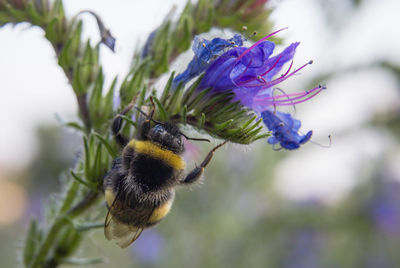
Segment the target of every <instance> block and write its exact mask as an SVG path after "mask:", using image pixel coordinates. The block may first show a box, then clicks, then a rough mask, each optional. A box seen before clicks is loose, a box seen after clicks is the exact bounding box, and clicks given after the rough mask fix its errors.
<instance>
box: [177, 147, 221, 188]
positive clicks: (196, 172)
mask: <svg viewBox="0 0 400 268" xmlns="http://www.w3.org/2000/svg"><path fill="white" fill-rule="evenodd" d="M225 143H227V141H224V142H223V143H221V144H218V145H217V146H215V147H214V148H213V149H212V150H211V151H210V152H209V153H208V154H207V156H206V157H205V158H204V160H203V162H201V164H200V166H199V167H195V168H194V169H193V170H192V171H191V172H190V173H189V174H188V175H187V176H186V177H185V179H184V180H183V181H182V183H183V184H191V183H194V182H196V181H198V180H199V179H200V178H201V175H202V174H203V172H204V168H205V167H206V166H207V165H208V163H210V161H211V158H212V157H213V156H214V152H215V151H216V150H217V149H218V148H219V147H221V146H223V145H224V144H225Z"/></svg>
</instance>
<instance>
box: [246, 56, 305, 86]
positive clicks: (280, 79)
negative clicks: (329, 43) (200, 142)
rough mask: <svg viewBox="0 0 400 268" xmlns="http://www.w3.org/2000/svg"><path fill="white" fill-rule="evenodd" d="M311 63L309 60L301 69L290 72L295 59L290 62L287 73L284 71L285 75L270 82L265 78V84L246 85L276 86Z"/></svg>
mask: <svg viewBox="0 0 400 268" xmlns="http://www.w3.org/2000/svg"><path fill="white" fill-rule="evenodd" d="M311 63H312V61H309V62H307V63H306V64H304V65H303V66H301V67H300V68H299V69H297V70H294V71H293V72H291V73H290V74H288V73H289V71H290V69H291V68H292V66H293V61H292V63H291V64H290V66H289V68H288V70H287V71H286V73H284V74H283V75H281V77H279V78H277V79H275V80H272V81H270V82H267V81H266V80H265V79H264V81H265V82H264V84H263V85H246V87H260V86H262V87H263V88H269V87H272V86H275V85H277V84H279V83H281V82H283V81H285V80H286V79H288V78H289V77H291V76H292V75H294V74H296V73H297V72H299V71H300V70H301V69H303V68H304V67H306V66H307V65H309V64H311Z"/></svg>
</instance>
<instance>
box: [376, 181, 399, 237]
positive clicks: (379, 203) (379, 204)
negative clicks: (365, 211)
mask: <svg viewBox="0 0 400 268" xmlns="http://www.w3.org/2000/svg"><path fill="white" fill-rule="evenodd" d="M378 183H379V184H378V187H379V189H378V192H377V193H375V195H374V196H373V197H372V200H371V201H370V204H369V213H370V215H371V217H372V219H373V221H374V223H375V224H376V226H377V228H378V229H379V230H380V231H382V232H383V233H385V234H388V235H396V236H399V235H400V184H399V183H398V182H394V181H385V180H383V181H379V182H378Z"/></svg>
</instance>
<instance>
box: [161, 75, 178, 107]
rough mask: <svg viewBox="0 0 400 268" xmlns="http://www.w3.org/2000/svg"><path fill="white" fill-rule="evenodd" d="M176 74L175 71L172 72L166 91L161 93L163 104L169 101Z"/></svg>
mask: <svg viewBox="0 0 400 268" xmlns="http://www.w3.org/2000/svg"><path fill="white" fill-rule="evenodd" d="M174 75H175V72H172V73H171V75H170V76H169V79H168V82H167V84H166V85H165V87H164V91H163V93H162V95H161V99H160V102H161V103H162V104H163V105H166V101H167V99H168V97H169V92H170V91H171V87H172V81H173V80H174Z"/></svg>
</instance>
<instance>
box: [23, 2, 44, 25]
mask: <svg viewBox="0 0 400 268" xmlns="http://www.w3.org/2000/svg"><path fill="white" fill-rule="evenodd" d="M26 13H27V14H28V15H29V17H30V20H31V22H32V24H36V25H42V21H43V20H44V19H45V18H43V16H41V15H40V14H39V13H38V12H37V11H36V9H35V7H34V5H33V3H32V2H28V3H27V4H26Z"/></svg>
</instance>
